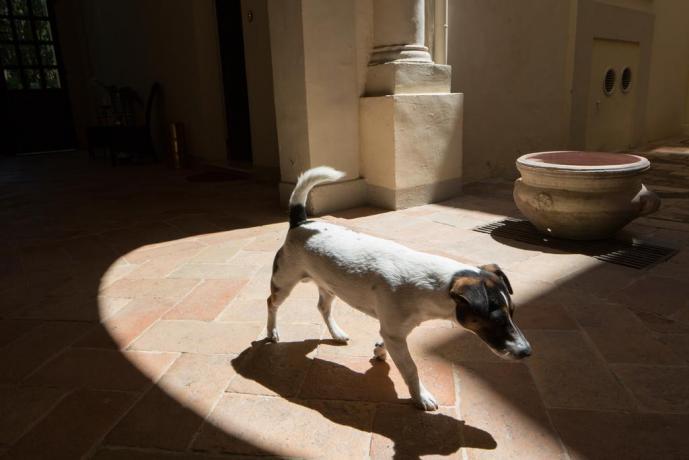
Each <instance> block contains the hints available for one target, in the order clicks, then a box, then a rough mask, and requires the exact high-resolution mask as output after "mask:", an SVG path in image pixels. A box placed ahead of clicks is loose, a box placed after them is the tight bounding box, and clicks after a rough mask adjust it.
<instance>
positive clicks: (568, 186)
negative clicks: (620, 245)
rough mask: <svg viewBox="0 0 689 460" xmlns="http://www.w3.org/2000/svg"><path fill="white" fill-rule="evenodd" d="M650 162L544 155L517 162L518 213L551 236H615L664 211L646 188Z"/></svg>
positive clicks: (598, 154) (619, 155) (581, 154)
mask: <svg viewBox="0 0 689 460" xmlns="http://www.w3.org/2000/svg"><path fill="white" fill-rule="evenodd" d="M650 166H651V164H650V162H649V161H648V160H647V159H646V158H643V157H639V156H636V155H629V154H623V153H604V152H577V151H571V152H570V151H561V152H539V153H530V154H528V155H524V156H522V157H520V158H519V159H517V169H518V170H519V172H520V173H521V176H522V177H521V178H519V179H517V181H516V182H515V184H514V201H515V203H516V204H517V207H518V208H519V210H520V211H521V212H522V213H523V214H524V215H525V216H526V217H527V218H528V219H529V220H530V221H531V223H532V224H534V226H536V228H538V229H539V230H540V231H541V232H543V233H544V234H546V235H551V236H555V237H559V238H568V239H574V240H594V239H603V238H608V237H611V236H613V235H614V234H615V233H617V232H618V231H619V230H620V229H621V228H622V227H624V226H625V225H627V224H628V223H629V222H631V221H632V220H634V219H636V218H637V217H639V216H643V215H646V214H650V213H652V212H654V211H656V210H657V209H658V208H659V207H660V198H658V196H657V195H656V194H655V193H653V192H651V191H649V190H648V189H646V187H645V186H644V185H643V184H642V183H641V179H642V177H643V174H644V172H645V171H647V170H648V169H649V168H650Z"/></svg>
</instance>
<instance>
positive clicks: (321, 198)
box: [280, 165, 367, 215]
mask: <svg viewBox="0 0 689 460" xmlns="http://www.w3.org/2000/svg"><path fill="white" fill-rule="evenodd" d="M318 166H320V165H318ZM326 166H327V165H326ZM294 185H295V184H291V183H288V182H280V204H282V205H283V206H284V208H285V210H287V204H288V202H289V197H290V195H291V194H292V190H294ZM366 203H367V200H366V182H365V181H364V180H363V179H355V180H347V181H342V182H334V183H331V184H323V185H320V186H318V187H316V188H314V189H313V190H312V191H311V193H310V194H309V199H308V201H307V213H308V214H309V215H321V214H327V213H329V212H334V211H340V210H342V209H349V208H354V207H357V206H363V205H365V204H366Z"/></svg>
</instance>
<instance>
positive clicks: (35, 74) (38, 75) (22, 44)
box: [0, 0, 62, 90]
mask: <svg viewBox="0 0 689 460" xmlns="http://www.w3.org/2000/svg"><path fill="white" fill-rule="evenodd" d="M0 67H1V68H2V76H3V78H4V80H5V86H6V88H7V89H8V90H43V89H59V88H61V86H62V84H61V82H60V71H59V67H58V62H57V56H56V54H55V43H54V35H53V29H52V24H51V21H50V10H49V8H48V0H0Z"/></svg>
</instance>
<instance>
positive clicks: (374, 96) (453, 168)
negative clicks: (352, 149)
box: [359, 0, 463, 209]
mask: <svg viewBox="0 0 689 460" xmlns="http://www.w3.org/2000/svg"><path fill="white" fill-rule="evenodd" d="M423 3H424V2H423V0H374V2H373V6H374V48H373V53H372V55H371V61H370V62H369V67H368V74H367V80H366V93H365V94H366V96H365V97H363V98H361V100H360V105H359V109H360V110H359V114H360V115H359V118H360V128H359V133H360V139H361V146H360V150H361V171H362V175H363V177H364V178H365V179H366V184H367V192H368V201H369V203H371V204H374V205H376V206H380V207H384V208H388V209H400V208H407V207H410V206H416V205H421V204H425V203H431V202H434V201H439V200H443V199H447V198H450V197H452V196H454V195H457V194H458V193H459V192H460V189H461V177H462V109H463V99H462V94H459V93H451V92H450V81H451V69H450V66H447V65H440V64H435V63H434V62H433V61H432V60H431V59H430V54H428V50H427V48H426V47H425V46H424V45H423V40H424V8H423V6H424V5H423Z"/></svg>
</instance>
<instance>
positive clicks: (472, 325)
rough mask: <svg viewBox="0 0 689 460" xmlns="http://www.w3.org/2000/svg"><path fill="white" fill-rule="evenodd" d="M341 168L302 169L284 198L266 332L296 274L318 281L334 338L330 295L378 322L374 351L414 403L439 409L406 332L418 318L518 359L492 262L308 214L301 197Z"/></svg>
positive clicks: (504, 285) (523, 351) (514, 331)
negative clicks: (471, 262)
mask: <svg viewBox="0 0 689 460" xmlns="http://www.w3.org/2000/svg"><path fill="white" fill-rule="evenodd" d="M343 176H344V173H342V172H339V171H336V170H334V169H332V168H329V167H324V166H323V167H318V168H314V169H311V170H308V171H306V172H305V173H304V174H302V175H301V176H300V177H299V180H298V182H297V186H296V188H295V189H294V192H293V193H292V196H291V198H290V201H289V207H290V219H289V223H290V230H289V232H288V233H287V238H286V240H285V243H284V245H283V246H282V248H280V250H278V252H277V254H276V255H275V260H274V262H273V276H272V279H271V285H270V290H271V295H270V297H269V298H268V339H270V340H273V341H276V342H277V341H278V340H279V334H278V327H277V311H278V307H279V306H280V305H281V304H282V303H283V302H284V300H285V299H286V298H287V296H288V295H289V293H290V292H291V291H292V288H294V286H295V285H296V284H297V283H299V282H300V281H307V280H311V281H313V282H314V283H316V285H318V292H319V294H320V296H319V299H318V309H319V310H320V312H321V314H322V315H323V319H324V320H325V324H326V325H327V327H328V330H329V331H330V334H331V335H332V337H333V339H335V340H337V341H341V342H346V341H347V340H349V337H347V334H346V333H345V332H344V331H343V330H342V329H340V327H339V326H338V325H337V323H336V322H335V319H334V318H333V315H332V313H331V305H332V302H333V299H334V298H335V297H336V296H337V297H339V298H340V299H342V300H343V301H345V302H346V303H348V304H349V305H351V306H352V307H353V308H356V309H357V310H360V311H362V312H364V313H366V314H368V315H370V316H372V317H374V318H377V319H378V320H379V321H380V335H381V337H382V338H383V341H384V342H380V343H377V344H376V346H375V349H374V354H375V356H376V357H378V358H380V359H384V358H385V355H386V350H387V352H389V353H390V356H391V357H392V359H393V361H394V362H395V364H396V365H397V368H398V369H399V370H400V372H401V374H402V376H403V377H404V380H405V382H406V383H407V385H408V387H409V392H410V394H411V395H412V397H413V399H414V401H415V403H416V404H417V405H418V406H419V407H420V408H422V409H424V410H435V409H437V408H438V403H437V402H436V400H435V398H434V397H433V395H432V394H431V393H430V392H429V391H428V390H427V389H426V388H425V387H424V385H423V384H422V383H421V380H420V379H419V374H418V371H417V368H416V365H415V364H414V361H413V360H412V357H411V355H410V354H409V349H408V347H407V340H406V339H407V336H408V335H409V333H410V332H411V331H412V330H413V329H414V328H415V327H416V326H417V325H418V324H420V323H421V322H423V321H426V320H429V319H434V318H444V319H453V320H455V321H458V322H459V324H460V325H462V326H463V327H465V328H466V329H468V330H470V331H471V332H473V333H475V334H476V335H477V336H478V337H480V338H481V339H482V340H483V341H484V342H485V343H486V344H487V345H488V346H489V347H490V348H491V350H493V351H494V352H495V353H496V354H498V355H499V356H501V357H503V358H506V359H521V358H524V357H526V356H529V355H530V354H531V346H530V345H529V343H528V341H527V340H526V338H525V337H524V335H523V334H522V332H521V331H520V330H519V328H517V326H516V325H515V324H514V322H513V320H512V316H513V314H514V304H513V303H512V300H511V298H510V294H511V293H512V288H511V286H510V282H509V280H508V279H507V277H506V276H505V274H504V273H503V272H502V271H501V270H500V269H499V268H498V267H497V266H496V265H486V266H482V267H473V266H468V265H464V264H461V263H459V262H457V261H454V260H451V259H448V258H445V257H440V256H436V255H432V254H426V253H422V252H418V251H413V250H411V249H409V248H407V247H405V246H402V245H400V244H397V243H394V242H392V241H387V240H384V239H380V238H375V237H372V236H368V235H364V234H361V233H357V232H354V231H352V230H349V229H346V228H344V227H341V226H338V225H334V224H330V223H326V222H318V221H310V220H307V217H306V199H307V196H308V193H309V191H310V190H311V189H312V188H313V187H314V186H316V185H318V184H320V183H324V182H332V181H335V180H338V179H340V178H342V177H343Z"/></svg>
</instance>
